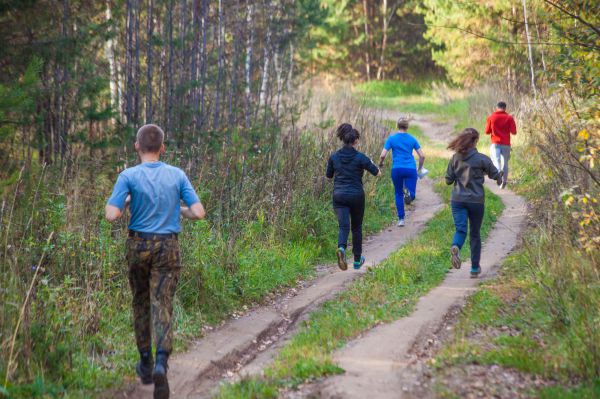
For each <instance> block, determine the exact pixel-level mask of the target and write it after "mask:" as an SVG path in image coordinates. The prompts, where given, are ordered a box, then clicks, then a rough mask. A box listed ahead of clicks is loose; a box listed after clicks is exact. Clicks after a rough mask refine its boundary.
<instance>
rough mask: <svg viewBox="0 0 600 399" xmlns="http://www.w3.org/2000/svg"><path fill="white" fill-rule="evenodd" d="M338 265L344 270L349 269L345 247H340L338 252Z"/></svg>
mask: <svg viewBox="0 0 600 399" xmlns="http://www.w3.org/2000/svg"><path fill="white" fill-rule="evenodd" d="M336 255H337V261H338V266H339V267H340V269H342V270H348V263H346V250H345V249H344V248H343V247H339V248H338V249H337V252H336Z"/></svg>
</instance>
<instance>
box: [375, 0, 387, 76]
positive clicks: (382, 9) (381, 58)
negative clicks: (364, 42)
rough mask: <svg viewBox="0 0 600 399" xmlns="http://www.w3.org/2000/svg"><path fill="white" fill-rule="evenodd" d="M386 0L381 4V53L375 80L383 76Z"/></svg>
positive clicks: (385, 40)
mask: <svg viewBox="0 0 600 399" xmlns="http://www.w3.org/2000/svg"><path fill="white" fill-rule="evenodd" d="M387 5H388V2H387V0H383V2H382V5H381V19H382V21H383V26H382V27H381V29H382V32H381V33H382V39H381V55H380V56H379V68H377V80H381V79H383V78H384V72H383V68H384V63H385V48H386V45H387V30H388V16H387V8H388V7H387Z"/></svg>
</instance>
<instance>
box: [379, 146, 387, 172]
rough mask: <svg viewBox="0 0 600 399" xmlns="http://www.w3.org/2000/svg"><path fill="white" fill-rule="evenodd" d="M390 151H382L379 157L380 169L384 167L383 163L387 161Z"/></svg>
mask: <svg viewBox="0 0 600 399" xmlns="http://www.w3.org/2000/svg"><path fill="white" fill-rule="evenodd" d="M387 153H388V150H386V149H385V148H384V149H383V150H382V151H381V155H379V167H380V168H382V167H383V161H385V157H386V156H387Z"/></svg>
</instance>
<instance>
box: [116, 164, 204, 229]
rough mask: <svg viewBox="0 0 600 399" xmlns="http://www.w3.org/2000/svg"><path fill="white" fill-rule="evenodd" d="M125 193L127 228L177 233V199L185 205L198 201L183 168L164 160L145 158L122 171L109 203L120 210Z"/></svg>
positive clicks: (178, 204)
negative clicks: (127, 213)
mask: <svg viewBox="0 0 600 399" xmlns="http://www.w3.org/2000/svg"><path fill="white" fill-rule="evenodd" d="M128 194H131V203H130V204H129V210H130V211H131V220H130V221H129V229H130V230H134V231H139V232H142V233H157V234H168V233H179V232H180V231H181V226H180V223H179V218H180V201H181V200H183V202H184V203H185V204H186V205H187V206H192V205H193V204H195V203H196V202H200V200H199V199H198V195H197V194H196V192H195V191H194V188H193V187H192V184H191V183H190V181H189V179H188V178H187V176H186V175H185V172H184V171H182V170H181V169H179V168H176V167H174V166H171V165H167V164H165V163H163V162H144V163H142V164H140V165H137V166H134V167H132V168H127V169H125V170H124V171H123V172H121V174H119V178H118V179H117V183H116V184H115V187H114V189H113V193H112V195H111V197H110V198H109V200H108V204H109V205H112V206H116V207H117V208H119V209H121V210H123V209H124V208H125V199H126V198H127V195H128Z"/></svg>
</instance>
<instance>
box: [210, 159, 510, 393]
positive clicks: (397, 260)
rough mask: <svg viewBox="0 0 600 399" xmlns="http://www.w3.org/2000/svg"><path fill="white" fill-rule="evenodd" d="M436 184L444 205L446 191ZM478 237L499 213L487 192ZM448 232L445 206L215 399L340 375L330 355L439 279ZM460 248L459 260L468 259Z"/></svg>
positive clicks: (440, 166)
mask: <svg viewBox="0 0 600 399" xmlns="http://www.w3.org/2000/svg"><path fill="white" fill-rule="evenodd" d="M445 164H446V161H445V160H443V159H440V158H438V159H434V160H432V161H430V162H428V167H430V169H431V175H432V177H433V178H437V179H438V180H439V178H440V177H441V174H442V173H443V171H444V167H445ZM442 184H443V183H441V182H438V183H437V184H436V190H437V191H438V192H440V194H442V197H443V198H444V200H445V201H446V202H447V201H448V198H449V193H450V190H449V188H448V187H443V186H442ZM487 195H488V197H487V198H488V200H487V202H486V215H485V219H484V223H483V228H482V236H483V237H486V236H487V234H488V233H489V231H490V229H491V227H492V225H493V224H494V221H495V220H496V218H497V216H498V215H499V214H500V213H501V211H502V209H503V204H502V202H501V200H500V198H499V197H497V196H495V195H493V194H492V193H489V192H488V194H487ZM453 229H454V225H453V221H452V216H451V214H450V209H449V207H447V206H446V207H445V208H444V209H443V210H441V211H440V212H438V213H437V214H436V215H435V216H434V217H433V218H432V219H431V220H430V221H429V222H428V223H427V226H426V227H425V229H424V231H423V232H422V234H421V235H420V236H419V237H417V238H415V239H414V240H412V241H410V242H409V243H407V244H406V245H404V246H403V247H402V248H401V249H399V250H398V251H396V252H395V253H393V254H392V255H391V256H390V257H389V258H388V259H387V260H386V261H384V262H383V263H382V264H381V265H380V266H379V267H377V268H373V269H370V270H369V271H368V272H367V273H366V275H365V276H364V277H363V278H362V279H360V280H358V281H356V282H355V283H354V284H353V285H352V286H350V288H349V289H348V290H347V291H345V292H343V293H341V294H340V295H338V296H337V297H336V298H335V299H333V300H330V301H328V302H326V303H325V304H324V305H323V306H322V307H321V308H320V309H319V310H317V311H315V312H313V313H312V314H311V315H310V318H309V320H308V321H306V322H305V323H303V324H302V326H301V327H300V330H299V332H298V333H297V335H295V336H294V337H293V338H292V340H291V342H290V343H289V344H288V345H287V346H285V347H284V348H283V349H282V351H281V352H280V353H279V355H278V357H277V358H276V360H275V362H274V363H273V364H272V365H271V366H270V367H269V368H267V369H266V370H265V372H264V377H251V378H246V379H243V380H242V381H240V382H238V383H235V384H231V385H226V386H224V387H222V389H221V391H220V393H219V396H218V397H219V398H221V399H229V398H274V397H277V394H278V391H279V389H281V388H289V387H291V388H293V387H295V386H297V385H298V384H300V383H302V382H304V381H307V380H310V379H314V378H319V377H323V376H327V375H333V374H338V373H342V372H343V370H342V369H341V368H339V367H338V366H337V365H336V364H335V363H333V361H332V359H331V355H332V353H333V352H334V351H335V350H336V349H338V348H340V347H342V346H343V345H344V344H345V343H346V342H348V341H349V340H351V339H352V338H354V337H356V336H357V335H359V334H360V333H361V332H363V331H366V330H368V329H370V328H373V327H375V326H376V325H378V324H381V323H386V322H391V321H393V320H396V319H398V318H400V317H403V316H406V315H408V314H410V312H411V311H412V309H413V307H414V305H415V303H416V301H417V300H418V298H419V297H420V296H422V295H423V294H425V293H426V292H427V291H429V290H430V289H431V288H433V287H435V286H436V285H438V284H439V283H440V282H441V281H442V280H443V279H444V277H445V275H446V273H447V271H448V267H449V255H448V247H449V243H450V241H451V237H452V232H453ZM467 248H468V246H465V251H463V256H464V257H467V256H468V250H467Z"/></svg>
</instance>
